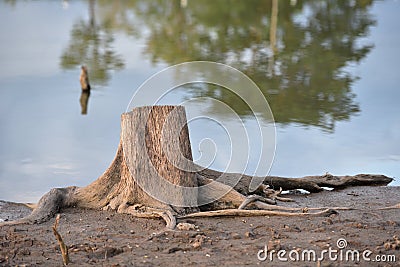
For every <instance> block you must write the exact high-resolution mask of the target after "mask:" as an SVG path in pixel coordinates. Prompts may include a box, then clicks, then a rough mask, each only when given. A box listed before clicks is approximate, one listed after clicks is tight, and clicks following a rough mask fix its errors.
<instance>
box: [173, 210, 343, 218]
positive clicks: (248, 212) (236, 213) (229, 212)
mask: <svg viewBox="0 0 400 267" xmlns="http://www.w3.org/2000/svg"><path fill="white" fill-rule="evenodd" d="M332 214H337V211H335V210H333V209H325V210H322V211H319V212H314V213H305V212H303V213H295V212H285V211H272V210H239V209H227V210H213V211H204V212H195V213H191V214H187V215H181V216H177V218H178V219H188V218H199V217H219V216H247V217H249V216H299V217H307V216H311V217H319V216H322V217H327V216H330V215H332Z"/></svg>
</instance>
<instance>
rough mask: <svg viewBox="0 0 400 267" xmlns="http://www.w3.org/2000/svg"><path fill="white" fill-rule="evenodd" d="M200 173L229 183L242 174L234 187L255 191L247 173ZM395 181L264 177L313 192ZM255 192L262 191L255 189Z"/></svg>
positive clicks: (383, 178)
mask: <svg viewBox="0 0 400 267" xmlns="http://www.w3.org/2000/svg"><path fill="white" fill-rule="evenodd" d="M199 174H200V175H201V176H203V177H206V178H208V179H213V180H216V179H218V178H219V177H221V175H223V176H224V177H225V178H224V179H222V180H221V182H224V183H225V181H226V183H227V184H230V183H232V181H235V180H237V175H240V176H241V178H240V181H239V183H237V184H236V185H235V186H234V189H235V190H236V191H238V192H239V193H241V194H244V195H248V194H250V193H253V192H249V185H250V181H251V179H252V178H253V177H251V176H249V175H246V174H237V173H222V172H219V171H216V170H211V169H203V170H201V171H199ZM392 181H393V178H389V177H387V176H385V175H380V174H357V175H354V176H350V175H346V176H334V175H331V174H325V175H321V176H305V177H302V178H286V177H278V176H266V177H265V178H264V182H263V184H264V185H268V186H270V187H271V188H276V189H279V188H282V189H283V190H292V189H304V190H307V191H309V192H311V193H316V192H320V191H322V190H323V188H322V187H331V188H336V189H340V188H345V187H349V186H381V185H387V184H389V183H390V182H392ZM255 193H261V194H262V192H260V191H255Z"/></svg>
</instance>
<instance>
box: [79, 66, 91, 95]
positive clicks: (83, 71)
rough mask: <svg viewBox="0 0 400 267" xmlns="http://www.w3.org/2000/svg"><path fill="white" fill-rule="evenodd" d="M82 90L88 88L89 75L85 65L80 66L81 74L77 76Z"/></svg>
mask: <svg viewBox="0 0 400 267" xmlns="http://www.w3.org/2000/svg"><path fill="white" fill-rule="evenodd" d="M79 81H80V82H81V88H82V90H90V84H89V75H88V71H87V68H86V66H81V75H80V77H79Z"/></svg>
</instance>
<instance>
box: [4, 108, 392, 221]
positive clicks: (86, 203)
mask: <svg viewBox="0 0 400 267" xmlns="http://www.w3.org/2000/svg"><path fill="white" fill-rule="evenodd" d="M217 179H218V181H216V180H217ZM251 179H252V177H250V176H248V175H242V174H237V173H236V174H235V173H221V172H218V171H215V170H210V169H202V168H201V167H200V166H197V165H195V164H194V163H193V162H192V153H191V148H190V140H189V133H188V128H187V125H186V115H185V110H184V108H183V107H180V106H178V107H177V106H153V107H140V108H135V109H134V110H133V111H131V112H128V113H124V114H122V117H121V139H120V144H119V146H118V150H117V153H116V156H115V158H114V160H113V162H112V163H111V165H110V167H109V168H108V169H107V170H106V171H105V172H104V174H103V175H101V176H100V177H99V178H98V179H97V180H95V181H94V182H92V183H91V184H89V185H88V186H86V187H81V188H79V187H67V188H54V189H52V190H51V191H49V192H48V193H47V194H45V195H44V196H43V197H42V198H41V199H40V201H39V203H38V205H37V206H36V208H35V209H34V210H33V212H32V213H31V215H29V216H28V217H26V218H24V219H22V220H19V221H16V222H6V223H3V225H4V224H19V223H41V222H44V221H46V220H49V219H50V218H52V217H54V216H55V214H56V213H58V212H59V211H60V209H61V208H64V207H72V206H74V207H75V206H76V207H85V208H94V209H111V210H115V211H117V212H121V213H130V214H132V215H134V216H137V217H145V218H162V219H164V220H165V221H166V223H167V227H168V228H174V227H175V224H176V217H178V218H187V217H188V216H190V214H193V216H201V215H202V214H204V216H221V215H228V216H255V215H267V214H268V215H282V216H292V215H291V214H294V215H296V214H297V215H299V216H308V215H310V216H325V215H328V214H331V212H332V211H331V210H330V209H329V207H328V208H327V209H326V210H324V211H321V212H315V213H308V212H305V209H303V208H285V207H279V206H273V204H276V200H282V201H287V200H288V199H284V198H279V196H278V195H279V192H277V193H274V191H272V194H271V192H270V191H271V188H272V189H275V188H276V189H279V188H280V187H281V188H283V189H285V190H286V189H298V188H302V189H305V190H308V191H310V192H318V191H321V190H322V188H321V186H329V187H334V188H340V187H345V186H354V185H385V184H388V183H390V182H391V181H392V179H391V178H388V177H386V176H383V175H356V176H338V177H337V176H332V175H328V174H327V175H324V176H309V177H304V178H298V179H293V178H282V177H271V176H267V177H265V178H264V184H263V185H262V186H260V187H259V188H258V189H257V190H256V191H254V192H249V189H248V188H249V185H250V181H251ZM237 181H239V182H237ZM254 194H257V195H254ZM269 198H270V199H269ZM247 206H249V207H252V208H256V209H271V210H273V212H272V211H271V212H264V211H262V212H261V211H259V212H256V211H248V210H243V209H244V208H246V207H247ZM221 209H226V211H220V210H221ZM232 209H234V211H233V210H232ZM320 209H321V208H318V209H307V211H308V210H320ZM334 209H335V210H340V209H346V208H343V207H335V208H334ZM215 210H218V212H214V211H215ZM200 211H203V212H204V211H206V213H203V212H200ZM210 211H213V212H210ZM0 225H1V224H0Z"/></svg>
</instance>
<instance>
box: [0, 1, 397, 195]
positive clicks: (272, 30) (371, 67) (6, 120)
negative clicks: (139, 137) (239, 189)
mask: <svg viewBox="0 0 400 267" xmlns="http://www.w3.org/2000/svg"><path fill="white" fill-rule="evenodd" d="M398 14H400V2H397V1H384V2H381V1H376V2H375V1H368V0H366V1H323V2H322V1H321V2H320V1H296V0H292V1H277V0H271V1H258V0H254V1H228V0H219V1H205V0H202V1H192V0H187V1H161V0H160V1H145V0H143V1H92V0H90V1H11V0H9V1H0V22H1V23H0V114H1V116H0V133H1V138H0V199H6V200H10V201H21V202H22V201H23V202H29V201H30V202H35V201H37V200H38V199H39V197H40V196H41V195H42V194H43V193H45V192H46V191H48V190H49V189H50V188H52V187H63V186H68V185H78V186H83V185H86V184H88V183H90V182H91V181H93V180H94V179H96V178H97V177H98V176H99V175H101V174H102V172H103V171H104V170H105V169H106V168H107V167H108V165H109V163H110V162H111V161H112V159H113V157H114V155H115V151H116V148H117V146H118V142H119V134H120V125H119V123H120V115H121V113H123V112H125V110H126V108H127V106H128V103H129V101H130V99H131V97H132V95H133V93H134V92H135V90H136V89H137V88H138V87H139V86H140V85H141V84H142V83H143V82H144V81H145V80H146V79H148V78H149V77H150V76H151V75H153V74H155V73H156V72H158V71H160V70H162V69H164V68H165V67H168V66H171V65H174V64H177V63H182V62H186V61H195V60H205V61H215V62H220V63H225V64H228V65H231V66H232V67H235V68H237V69H239V70H240V71H242V72H243V73H245V74H246V75H248V76H249V77H250V78H251V79H252V80H253V81H254V82H255V83H256V84H257V85H258V86H259V88H260V89H261V90H262V92H263V94H264V96H265V97H266V98H267V100H268V102H269V104H270V107H271V110H272V112H273V115H274V118H275V123H276V124H275V125H276V152H275V160H274V162H273V165H272V168H271V169H270V174H271V175H277V176H290V177H300V176H305V175H316V174H324V173H326V172H329V173H331V174H335V175H345V174H357V173H380V174H385V175H387V176H390V177H399V176H400V134H399V132H400V117H399V114H400V106H399V104H398V101H399V100H400V90H399V89H400V78H399V74H400V73H399V69H400V68H399V64H400V63H399V62H400V52H399V51H398V48H399V47H400V31H399V29H398V25H399V22H400V21H399V16H398ZM82 64H86V65H87V66H88V68H89V71H90V78H91V84H92V87H93V89H92V90H91V92H90V95H88V94H82V93H81V89H80V86H79V68H80V65H82ZM204 97H206V98H208V99H215V100H219V101H222V102H224V103H226V104H227V105H228V106H230V107H233V109H234V112H235V114H238V115H239V116H240V118H242V119H243V121H244V122H245V124H246V125H247V127H249V129H250V132H251V129H252V127H255V126H254V117H252V116H251V112H250V110H249V108H248V107H247V106H246V105H245V104H243V103H242V102H241V101H240V99H239V100H238V99H236V98H235V97H234V96H233V95H232V94H231V93H229V91H227V90H224V89H223V88H219V87H218V86H210V85H208V86H198V87H195V88H193V87H191V86H188V87H182V88H177V90H175V91H174V92H173V93H172V94H171V95H170V96H169V98H166V100H165V102H166V103H169V102H168V101H167V100H168V99H170V100H171V102H174V101H175V102H176V103H180V101H185V100H188V99H189V100H190V99H204ZM175 102H174V103H175ZM213 103H214V102H213V101H205V102H204V101H203V102H201V101H197V102H196V101H193V102H192V103H191V105H190V107H188V108H189V112H194V113H196V114H205V115H206V116H211V115H212V116H214V117H215V118H219V120H221V121H228V122H229V121H230V120H231V118H230V114H227V113H226V112H225V111H224V110H221V109H218V108H217V107H215V106H213ZM172 104H173V103H172ZM207 123H209V122H207V121H204V122H202V121H194V122H193V123H190V124H189V129H190V137H191V141H192V150H193V154H194V155H193V156H194V158H195V159H196V158H199V157H200V154H201V147H202V146H199V142H200V141H201V140H203V139H204V138H209V139H213V140H217V141H215V142H216V143H217V144H218V150H217V151H218V153H217V156H216V157H215V158H213V157H211V158H212V159H213V160H211V161H208V160H209V159H206V160H205V161H204V162H202V159H200V160H199V161H198V162H199V163H204V164H211V166H212V167H214V168H217V169H222V170H223V169H224V166H223V165H224V163H225V161H226V160H229V157H227V156H226V155H229V149H231V148H230V147H229V145H225V146H224V144H226V143H229V138H228V139H227V138H226V137H224V135H223V133H221V129H219V128H218V127H217V126H218V125H213V124H212V123H211V124H207ZM232 124H234V122H232ZM205 125H206V126H205ZM250 135H251V134H250ZM250 138H251V136H250ZM253 145H254V144H253ZM204 146H205V148H207V143H205V144H204ZM255 146H257V144H256V145H255ZM212 149H214V148H213V147H212V146H211V150H212ZM227 151H228V152H227ZM251 153H252V152H251ZM249 157H250V160H251V162H250V164H249V167H248V169H246V172H250V173H251V172H252V171H254V170H253V169H254V168H255V166H254V164H253V163H252V162H253V159H254V161H255V159H256V158H257V155H254V154H250V155H249ZM200 158H201V157H200ZM203 160H204V158H203ZM392 184H393V185H400V183H399V181H398V180H397V181H395V182H394V183H392Z"/></svg>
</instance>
